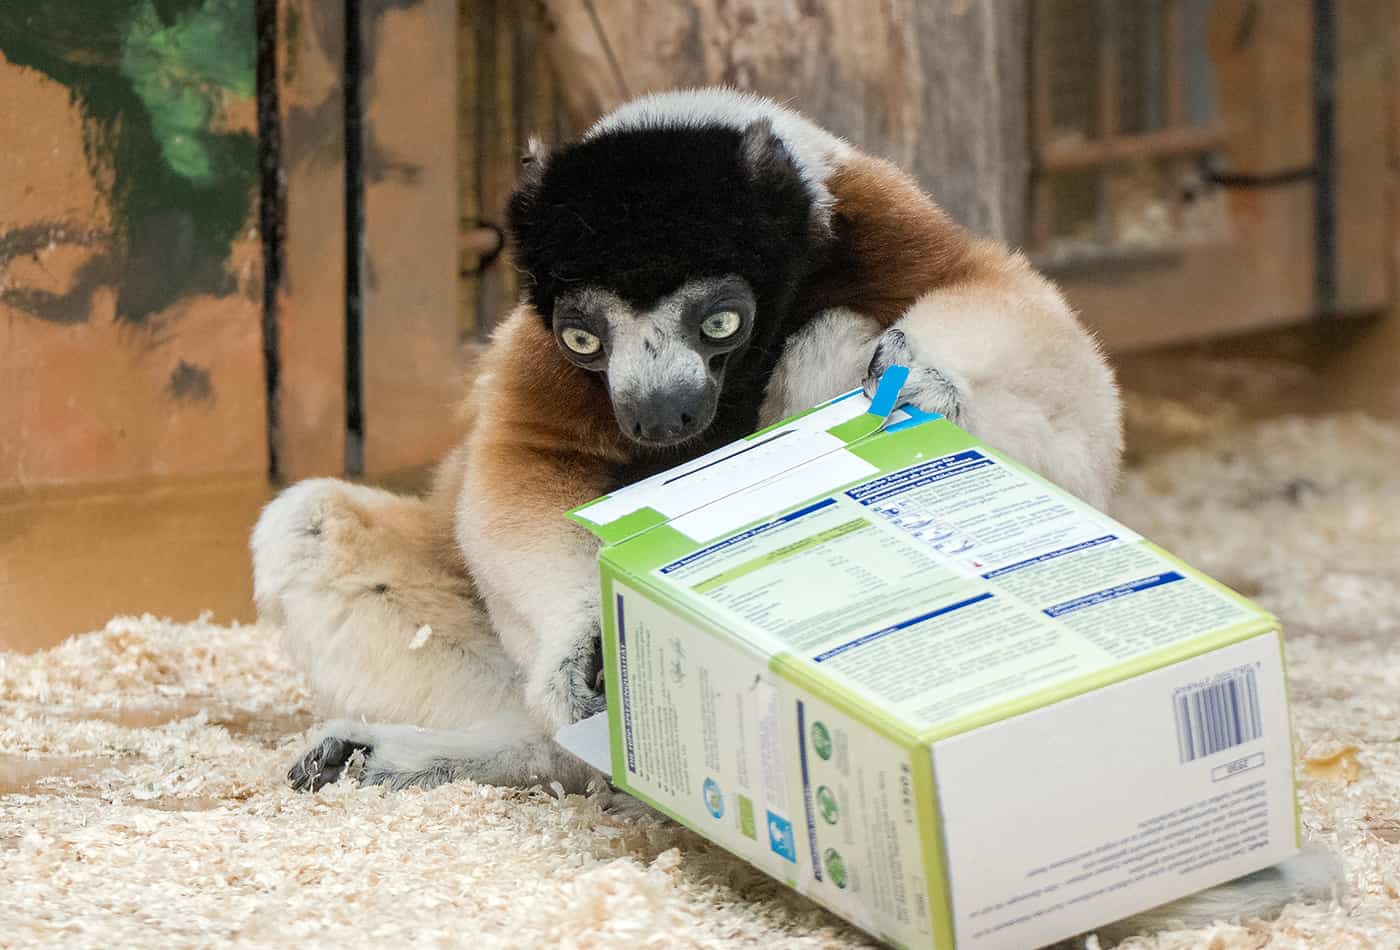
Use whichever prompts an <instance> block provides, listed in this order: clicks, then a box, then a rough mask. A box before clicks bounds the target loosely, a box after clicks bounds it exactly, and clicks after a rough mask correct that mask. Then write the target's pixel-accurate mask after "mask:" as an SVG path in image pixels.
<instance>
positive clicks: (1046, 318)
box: [779, 156, 1122, 505]
mask: <svg viewBox="0 0 1400 950" xmlns="http://www.w3.org/2000/svg"><path fill="white" fill-rule="evenodd" d="M827 184H828V186H829V187H830V189H831V191H832V194H833V196H834V198H835V206H834V230H835V233H836V235H837V238H838V241H839V248H840V250H839V252H838V257H837V259H836V261H835V263H834V265H833V266H832V267H830V268H828V269H827V271H826V272H825V273H823V274H819V275H818V277H817V279H816V280H815V281H814V282H813V286H812V288H811V290H810V292H809V300H810V302H811V304H815V305H816V307H820V308H821V309H829V308H832V307H836V308H842V310H841V311H840V312H845V313H855V314H859V315H861V316H862V317H863V318H864V319H863V320H862V321H860V322H861V323H862V324H863V325H864V326H865V327H868V328H869V329H865V330H863V331H862V334H861V335H862V336H863V338H865V339H871V342H870V343H869V344H867V346H868V349H867V350H866V352H867V353H868V354H869V363H868V370H867V371H866V373H865V375H866V379H865V381H864V382H865V384H866V386H867V388H870V387H872V386H873V384H874V383H875V381H876V380H877V379H878V377H879V375H880V373H882V372H883V371H884V370H885V369H886V368H887V367H888V366H889V365H891V364H894V363H900V364H904V365H907V366H909V367H910V369H911V371H912V372H911V376H910V380H909V383H908V388H907V390H906V392H907V394H908V396H909V398H910V401H911V402H913V403H915V404H916V405H918V406H919V407H920V408H922V409H924V410H926V411H930V412H941V413H943V414H944V415H946V416H948V417H949V419H951V420H952V421H953V422H955V423H956V424H958V425H960V426H962V427H963V428H965V429H967V430H968V431H970V432H972V433H973V434H974V435H976V436H977V437H978V438H980V439H983V440H984V441H986V442H987V443H988V444H990V445H992V446H993V447H995V448H999V449H1001V450H1003V451H1005V452H1006V453H1007V454H1008V455H1010V456H1011V457H1013V458H1015V459H1017V460H1018V461H1020V462H1021V463H1023V464H1025V465H1027V466H1028V467H1030V468H1032V469H1034V470H1035V471H1037V472H1039V473H1040V474H1042V475H1044V476H1045V477H1047V478H1049V479H1050V480H1052V481H1054V482H1056V483H1058V484H1059V485H1061V486H1062V487H1064V488H1066V489H1067V490H1069V491H1071V492H1074V493H1075V494H1078V495H1079V496H1080V497H1082V498H1084V499H1085V500H1087V501H1089V502H1090V503H1092V504H1096V505H1103V504H1104V503H1106V502H1107V500H1108V497H1109V494H1110V492H1111V490H1112V487H1113V484H1114V482H1115V480H1116V478H1117V474H1118V464H1119V457H1120V455H1121V451H1122V435H1121V431H1120V419H1119V401H1118V394H1117V386H1116V383H1115V382H1114V378H1113V371H1112V369H1111V368H1110V367H1109V365H1108V362H1107V361H1106V360H1105V359H1104V358H1103V355H1102V353H1101V352H1100V350H1099V347H1098V344H1097V342H1096V341H1095V340H1094V338H1093V336H1092V335H1091V334H1090V333H1089V332H1088V331H1087V330H1086V329H1085V328H1084V327H1083V326H1082V325H1081V324H1080V323H1079V321H1078V320H1077V319H1076V318H1075V316H1074V314H1073V312H1072V311H1071V310H1070V308H1069V305H1068V304H1067V303H1066V302H1065V300H1064V298H1063V297H1062V296H1061V295H1060V293H1059V291H1058V290H1056V289H1055V287H1054V285H1053V284H1051V283H1050V282H1049V281H1048V280H1046V279H1045V278H1044V277H1042V276H1041V275H1040V274H1038V273H1037V272H1036V271H1035V269H1034V268H1032V267H1031V266H1030V264H1029V263H1027V261H1026V260H1025V259H1024V258H1023V257H1021V256H1020V255H1019V254H1016V253H1014V252H1012V251H1011V250H1010V249H1009V248H1007V247H1006V246H1004V245H1002V244H1000V243H997V242H994V241H985V240H978V239H975V238H973V237H972V236H971V235H969V234H968V233H967V232H966V231H965V230H963V229H962V228H961V227H959V226H958V225H957V224H956V223H955V222H953V221H952V220H951V219H949V218H948V217H947V216H946V215H945V214H944V213H943V211H942V210H940V209H939V208H938V206H937V205H936V204H935V203H934V202H933V201H932V200H931V199H930V198H929V197H928V196H927V195H926V194H924V192H923V191H922V190H921V189H920V188H919V187H918V185H917V183H916V182H915V181H914V180H913V179H912V178H911V177H910V176H908V175H907V174H905V173H904V172H903V171H901V170H900V169H898V168H895V167H894V166H893V165H890V164H889V163H887V162H883V161H881V160H879V159H874V158H869V157H867V156H857V157H855V158H853V159H850V160H848V161H847V162H846V163H845V164H844V165H843V166H842V167H841V168H840V169H838V170H837V171H836V172H835V173H834V174H833V175H832V176H831V177H830V178H829V179H828V181H827ZM828 322H829V321H828ZM876 328H879V329H883V335H881V336H879V337H878V339H872V338H873V337H874V333H873V332H871V331H872V330H874V329H876ZM826 335H827V336H828V337H831V338H832V339H833V340H834V344H833V345H838V346H842V347H846V348H849V347H850V346H851V340H850V333H849V332H848V333H846V334H845V338H844V339H843V338H840V337H838V336H836V335H833V334H831V333H830V332H829V331H828V332H827V334H826ZM784 362H787V360H786V359H785V361H784ZM828 362H830V358H828ZM845 362H847V363H849V358H846V360H845ZM780 369H781V372H780V374H779V375H780V376H783V377H787V378H789V379H791V378H793V377H796V376H800V375H801V374H802V371H801V370H800V369H799V368H796V367H793V366H783V367H780ZM860 383H861V380H859V379H850V380H847V381H846V382H845V385H848V386H851V385H859V384H860ZM787 408H788V409H796V408H800V407H797V406H791V407H787Z"/></svg>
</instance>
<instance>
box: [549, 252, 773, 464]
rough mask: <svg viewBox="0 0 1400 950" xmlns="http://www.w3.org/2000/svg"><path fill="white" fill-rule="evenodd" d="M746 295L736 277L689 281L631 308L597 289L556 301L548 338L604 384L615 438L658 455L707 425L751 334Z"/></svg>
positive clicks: (750, 298)
mask: <svg viewBox="0 0 1400 950" xmlns="http://www.w3.org/2000/svg"><path fill="white" fill-rule="evenodd" d="M754 316H755V301H754V294H753V290H752V289H751V288H750V287H749V285H748V283H747V282H746V281H745V280H744V279H743V278H741V277H737V276H728V277H714V278H705V279H699V280H691V281H688V282H686V283H685V284H683V285H682V286H681V287H680V288H679V289H678V290H675V291H673V292H672V293H670V294H667V295H665V296H663V297H661V298H660V299H659V300H658V301H657V302H656V303H655V304H654V305H652V306H650V307H647V308H645V309H638V308H636V307H633V306H631V305H630V304H628V303H626V302H625V301H623V300H622V298H620V297H618V296H617V295H615V294H613V293H611V292H609V291H607V290H603V289H600V288H596V287H595V288H585V289H581V290H574V291H570V292H568V293H565V294H562V295H560V296H559V297H558V298H557V300H556V301H555V305H554V314H553V324H554V337H555V340H556V341H557V342H558V344H559V349H560V350H561V351H562V352H563V354H564V355H565V356H566V357H567V358H568V359H569V360H571V361H572V362H573V363H574V364H576V365H578V366H580V367H582V368H584V369H587V370H590V371H592V372H596V373H602V374H603V375H604V376H605V377H606V379H607V385H608V395H609V396H610V397H611V399H612V405H613V414H614V416H616V418H617V424H618V427H619V428H620V429H621V430H622V433H623V435H625V436H627V437H628V438H629V439H631V440H632V441H634V442H637V443H638V444H640V445H644V446H648V447H652V448H664V447H668V446H675V445H680V444H682V443H684V442H687V441H689V440H691V439H694V438H696V437H698V436H700V435H701V434H703V433H704V432H705V430H706V429H708V428H709V426H710V423H711V422H713V421H714V417H715V410H716V408H717V407H718V405H719V396H720V393H721V391H722V390H723V388H724V373H725V368H726V366H727V365H728V364H729V362H730V359H731V358H732V357H733V356H735V355H736V354H737V353H739V352H740V351H741V350H743V348H744V347H745V345H746V344H747V343H748V342H749V338H750V336H751V335H752V333H753V328H754Z"/></svg>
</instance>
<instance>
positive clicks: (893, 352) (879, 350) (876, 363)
mask: <svg viewBox="0 0 1400 950" xmlns="http://www.w3.org/2000/svg"><path fill="white" fill-rule="evenodd" d="M912 357H913V352H912V351H911V350H910V348H909V339H908V338H907V337H906V336H905V335H904V331H903V330H894V329H890V330H886V331H885V333H884V335H883V336H881V337H880V342H879V343H877V344H876V345H875V355H874V356H872V357H871V358H870V368H869V369H867V370H866V371H865V382H864V383H863V385H862V388H863V389H864V390H865V395H866V397H867V398H870V399H873V398H875V390H876V389H877V388H879V385H880V377H881V376H884V375H885V370H887V369H889V368H890V367H891V366H895V365H900V366H908V365H909V364H910V362H911V360H912Z"/></svg>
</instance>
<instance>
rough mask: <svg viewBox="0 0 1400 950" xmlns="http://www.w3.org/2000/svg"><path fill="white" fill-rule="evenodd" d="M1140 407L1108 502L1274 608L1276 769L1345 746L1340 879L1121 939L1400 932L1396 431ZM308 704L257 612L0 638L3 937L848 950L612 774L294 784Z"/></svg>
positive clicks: (1312, 942) (1317, 823) (1330, 833)
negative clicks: (624, 805) (649, 811)
mask: <svg viewBox="0 0 1400 950" xmlns="http://www.w3.org/2000/svg"><path fill="white" fill-rule="evenodd" d="M1160 408H1161V407H1160V404H1159V405H1158V406H1156V407H1155V408H1154V407H1153V406H1150V405H1148V406H1146V407H1144V405H1139V406H1138V407H1137V411H1138V413H1139V415H1138V418H1137V419H1136V424H1138V425H1148V426H1157V427H1159V428H1165V429H1171V428H1173V427H1176V428H1177V429H1182V430H1183V431H1194V435H1192V436H1191V437H1190V438H1183V439H1182V440H1181V442H1182V444H1183V445H1185V447H1183V448H1178V449H1176V450H1174V451H1170V452H1166V453H1163V454H1158V455H1153V456H1151V457H1148V458H1146V459H1144V460H1141V461H1140V464H1139V465H1138V466H1137V467H1136V468H1135V469H1134V470H1133V471H1132V472H1130V474H1129V475H1128V477H1127V478H1126V479H1125V483H1124V486H1123V491H1122V493H1121V496H1120V499H1119V502H1118V505H1117V512H1116V513H1117V514H1118V515H1119V517H1121V518H1123V519H1124V520H1125V521H1127V522H1128V523H1129V524H1130V525H1132V526H1133V527H1135V528H1137V529H1139V530H1141V531H1142V532H1144V533H1145V534H1147V535H1148V536H1150V537H1152V538H1154V539H1155V540H1157V541H1158V542H1159V543H1161V544H1163V545H1164V546H1166V547H1167V548H1169V549H1171V550H1174V551H1176V552H1177V553H1179V554H1181V555H1182V556H1184V557H1185V558H1186V559H1187V560H1189V561H1191V562H1192V563H1194V564H1196V565H1197V566H1199V567H1201V568H1203V569H1204V570H1206V571H1208V572H1212V573H1214V574H1216V575H1217V576H1219V577H1221V578H1222V579H1224V580H1226V581H1227V582H1229V583H1231V584H1232V585H1234V586H1235V587H1237V588H1238V589H1240V590H1242V591H1244V592H1246V593H1248V594H1249V595H1250V596H1253V597H1255V598H1257V599H1258V600H1259V601H1261V602H1262V603H1263V604H1264V605H1266V606H1267V607H1269V608H1271V609H1273V610H1275V611H1276V612H1278V613H1279V614H1281V615H1282V617H1283V618H1284V621H1285V625H1286V630H1287V632H1288V635H1289V636H1288V640H1289V642H1288V659H1289V669H1290V674H1291V677H1292V708H1293V715H1294V720H1295V728H1296V731H1297V747H1298V753H1299V759H1300V762H1306V760H1307V759H1309V758H1312V759H1317V760H1324V761H1330V760H1331V757H1336V758H1337V759H1338V760H1339V761H1340V760H1342V759H1348V760H1350V761H1351V764H1346V765H1343V766H1339V767H1336V768H1332V767H1325V768H1317V769H1314V770H1311V771H1309V770H1307V769H1306V768H1304V769H1303V770H1302V772H1301V775H1300V787H1301V790H1302V802H1301V803H1302V818H1303V824H1304V828H1305V831H1306V833H1307V834H1308V835H1309V836H1310V837H1314V838H1321V839H1325V840H1329V841H1331V842H1333V843H1334V844H1335V845H1336V846H1337V847H1338V848H1339V849H1340V851H1341V852H1342V853H1343V854H1344V855H1345V857H1346V860H1347V862H1348V868H1349V877H1350V893H1349V894H1348V895H1347V896H1346V897H1345V898H1343V899H1342V900H1341V901H1340V902H1338V903H1334V904H1331V905H1315V906H1306V907H1302V906H1300V907H1291V908H1289V909H1288V911H1287V912H1286V913H1285V914H1284V915H1283V917H1282V918H1281V919H1279V920H1278V921H1275V922H1271V923H1260V922H1254V923H1247V924H1244V925H1238V926H1234V925H1229V926H1227V925H1220V926H1217V927H1214V928H1211V929H1209V930H1207V931H1192V932H1175V933H1169V934H1160V935H1156V936H1154V937H1150V938H1140V939H1138V940H1135V941H1133V942H1131V943H1130V944H1129V945H1130V946H1134V947H1156V948H1163V950H1166V948H1178V947H1197V946H1210V947H1213V948H1222V950H1231V948H1245V947H1248V948H1255V947H1260V946H1263V945H1265V944H1268V945H1269V946H1271V947H1328V948H1331V947H1339V948H1344V947H1396V946H1400V663H1397V662H1396V660H1397V657H1396V651H1395V648H1394V642H1395V639H1396V635H1397V618H1400V518H1397V513H1400V479H1397V478H1396V476H1395V474H1394V471H1395V468H1396V466H1397V464H1400V427H1397V426H1395V425H1387V424H1382V423H1378V422H1374V421H1372V420H1369V419H1366V418H1363V417H1358V416H1324V417H1315V418H1305V417H1291V418H1284V419H1277V420H1270V421H1265V422H1261V423H1248V424H1244V425H1243V428H1240V427H1239V425H1216V424H1215V423H1213V422H1212V421H1211V419H1210V418H1205V417H1207V416H1209V415H1210V413H1211V409H1210V407H1208V406H1207V407H1193V406H1191V405H1189V404H1183V403H1177V404H1175V405H1174V406H1172V407H1171V409H1170V411H1169V412H1166V413H1165V414H1164V413H1161V412H1158V414H1157V416H1156V417H1153V416H1152V412H1153V411H1156V410H1158V409H1160ZM1232 421H1233V422H1234V423H1237V424H1239V423H1242V422H1245V420H1239V419H1235V420H1232ZM312 718H313V717H312V710H311V708H310V704H309V697H308V696H307V694H306V692H305V690H304V688H303V687H302V685H301V683H300V681H299V680H298V678H297V677H296V675H295V674H294V673H293V671H292V670H291V669H290V667H289V666H288V665H287V663H286V661H285V659H284V658H283V656H282V654H281V653H280V651H279V647H278V642H277V638H276V635H275V634H274V633H273V632H272V631H269V630H266V629H263V628H259V627H256V626H252V627H249V626H243V627H238V626H234V627H223V626H216V625H213V624H212V623H209V622H207V621H199V622H195V623H190V624H172V623H168V622H165V621H160V620H156V619H153V618H150V617H143V618H140V619H131V618H125V619H118V620H114V621H112V622H111V623H109V624H108V625H107V626H106V628H105V629H103V630H100V631H98V632H95V633H91V634H87V635H85V636H82V637H78V638H74V639H72V640H69V641H67V642H65V643H63V644H61V645H59V646H57V647H54V648H52V649H49V650H46V651H43V652H40V653H36V654H30V655H24V654H19V653H13V652H11V653H3V652H0V752H3V755H0V945H3V946H6V947H16V948H18V947H30V946H34V947H38V946H55V945H63V946H65V947H87V946H93V947H98V946H101V947H110V946H112V945H132V944H137V945H148V944H152V943H156V942H159V943H165V944H178V945H186V944H199V945H206V946H233V945H242V946H266V945H273V944H284V943H292V942H295V943H301V944H307V943H310V944H316V945H320V944H327V945H330V944H338V945H342V946H361V945H367V946H378V945H388V944H391V943H405V942H411V943H413V944H414V945H416V946H455V945H462V944H466V943H470V944H472V945H473V946H474V947H480V948H486V947H514V946H553V945H569V946H576V947H592V946H596V947H603V946H613V945H618V944H627V945H641V946H667V947H673V946H674V947H685V946H694V947H699V946H772V945H774V944H775V942H780V943H781V945H782V946H784V947H787V946H792V947H835V946H851V945H862V944H864V943H866V941H865V940H864V938H863V937H861V936H860V935H859V934H857V933H856V932H854V931H852V930H851V929H850V928H848V927H846V926H845V925H843V924H842V923H841V922H840V921H838V920H836V919H835V918H834V917H832V916H831V915H829V914H827V913H825V912H824V911H821V910H819V909H817V908H816V907H814V906H813V905H811V904H809V903H808V902H806V901H805V900H803V899H801V898H798V897H796V896H794V895H793V894H791V893H790V892H788V891H787V890H786V888H784V887H782V886H781V885H778V884H776V883H774V882H771V881H769V880H768V879H767V878H765V877H763V876H762V875H761V874H759V873H758V872H756V871H754V870H753V869H751V868H749V867H748V866H747V865H745V864H744V863H743V862H740V861H738V860H736V859H733V858H731V857H729V856H728V855H727V854H725V853H724V852H723V851H721V850H719V849H717V848H715V847H713V846H711V845H709V844H707V843H705V842H704V841H702V840H701V839H699V838H697V837H695V836H694V835H691V834H689V833H688V832H685V831H684V830H681V829H679V828H676V827H674V826H672V825H669V824H666V823H663V822H659V821H656V820H652V819H645V818H643V819H637V818H626V819H624V818H621V817H619V816H615V815H611V814H609V813H608V812H607V811H606V810H605V807H604V806H605V805H606V801H607V793H606V791H599V792H597V793H595V794H594V795H592V796H589V797H578V796H574V797H563V798H561V797H559V796H557V795H556V794H554V793H553V792H551V791H550V790H547V789H535V790H531V791H518V790H507V789H498V788H491V787H485V786H477V785H473V784H470V783H460V784H456V785H451V786H446V787H443V788H439V789H435V790H432V791H428V792H423V791H408V792H403V793H392V794H386V793H383V792H381V791H379V790H377V789H357V788H353V787H349V786H335V787H332V788H330V789H327V790H326V791H324V792H322V793H321V794H319V795H316V796H307V795H298V794H296V793H294V792H292V791H291V790H290V789H288V788H287V787H286V786H285V784H284V783H283V781H282V774H283V771H284V769H285V767H286V765H287V763H288V761H289V760H290V759H291V757H292V756H293V754H294V753H295V752H297V751H298V745H299V742H300V741H301V737H300V735H299V733H300V731H301V730H303V729H305V728H306V727H308V726H309V725H310V724H311V722H312ZM1348 750H1350V751H1348Z"/></svg>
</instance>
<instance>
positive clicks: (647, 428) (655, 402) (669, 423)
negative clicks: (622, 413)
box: [632, 391, 708, 445]
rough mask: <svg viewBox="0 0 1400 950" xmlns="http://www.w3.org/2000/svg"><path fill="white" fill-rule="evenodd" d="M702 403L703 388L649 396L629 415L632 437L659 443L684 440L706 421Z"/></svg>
mask: <svg viewBox="0 0 1400 950" xmlns="http://www.w3.org/2000/svg"><path fill="white" fill-rule="evenodd" d="M705 402H706V395H705V393H704V392H703V391H699V392H695V393H689V392H686V393H676V394H673V395H668V396H664V397H659V398H653V399H649V400H647V401H646V402H645V403H643V404H642V405H641V406H639V407H638V408H637V412H636V415H635V416H633V418H632V437H633V438H635V439H640V440H642V441H644V442H652V443H657V444H661V445H669V444H671V443H673V442H680V441H682V440H684V439H688V438H690V437H691V436H692V435H695V434H696V433H697V432H699V431H700V430H701V429H702V428H704V425H705V424H706V423H707V422H708V419H706V418H705V417H706V412H705V409H704V406H705Z"/></svg>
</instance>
